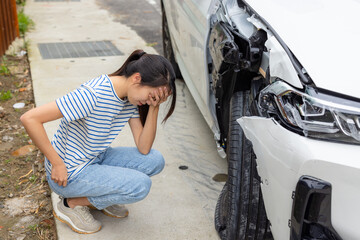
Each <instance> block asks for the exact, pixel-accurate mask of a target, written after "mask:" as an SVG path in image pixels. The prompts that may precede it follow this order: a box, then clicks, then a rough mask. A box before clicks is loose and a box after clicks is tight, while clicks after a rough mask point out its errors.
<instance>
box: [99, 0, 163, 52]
mask: <svg viewBox="0 0 360 240" xmlns="http://www.w3.org/2000/svg"><path fill="white" fill-rule="evenodd" d="M96 3H97V4H98V5H99V6H101V8H103V9H106V10H107V11H109V13H111V15H112V17H114V19H115V21H119V22H121V23H123V24H125V25H127V26H129V27H131V28H132V29H133V30H135V31H136V33H137V34H139V36H140V37H142V38H143V39H144V40H145V41H146V42H147V43H148V44H149V45H151V46H153V47H154V48H155V50H156V51H157V52H158V53H159V54H161V55H162V54H163V45H162V28H161V26H162V25H161V24H162V19H161V6H160V1H159V0H136V1H128V0H97V1H96Z"/></svg>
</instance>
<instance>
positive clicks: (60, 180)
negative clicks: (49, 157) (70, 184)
mask: <svg viewBox="0 0 360 240" xmlns="http://www.w3.org/2000/svg"><path fill="white" fill-rule="evenodd" d="M51 179H52V180H53V181H54V182H55V183H57V184H58V185H59V186H64V187H66V184H67V169H66V166H65V164H64V163H62V164H59V165H53V166H52V169H51Z"/></svg>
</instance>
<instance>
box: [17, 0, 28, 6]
mask: <svg viewBox="0 0 360 240" xmlns="http://www.w3.org/2000/svg"><path fill="white" fill-rule="evenodd" d="M25 3H26V0H16V4H18V5H20V6H25Z"/></svg>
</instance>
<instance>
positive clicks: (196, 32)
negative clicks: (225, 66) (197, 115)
mask: <svg viewBox="0 0 360 240" xmlns="http://www.w3.org/2000/svg"><path fill="white" fill-rule="evenodd" d="M177 3H178V8H179V9H178V14H179V19H181V22H180V23H179V25H180V26H179V28H180V34H179V39H177V40H175V41H177V42H180V43H179V47H180V46H181V47H182V48H183V49H181V50H180V55H181V61H182V63H181V62H180V63H179V66H180V69H181V72H182V73H183V77H184V80H185V82H186V84H187V85H188V87H189V90H190V92H191V94H192V95H193V97H194V99H195V101H196V103H197V105H198V107H199V108H200V111H201V112H202V114H203V115H204V117H205V119H206V121H207V122H208V124H209V125H210V126H212V125H213V121H212V117H211V114H210V110H209V107H208V105H209V81H208V72H207V71H208V68H207V61H206V49H207V48H206V47H207V44H206V40H207V39H206V38H207V36H208V31H209V30H208V23H207V11H208V9H209V6H210V3H211V1H209V0H178V1H177ZM180 44H181V45H180ZM184 73H185V74H184Z"/></svg>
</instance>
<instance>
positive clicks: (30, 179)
mask: <svg viewBox="0 0 360 240" xmlns="http://www.w3.org/2000/svg"><path fill="white" fill-rule="evenodd" d="M36 180H37V176H35V175H34V174H33V175H31V177H29V181H30V182H32V183H34V182H35V181H36Z"/></svg>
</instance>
